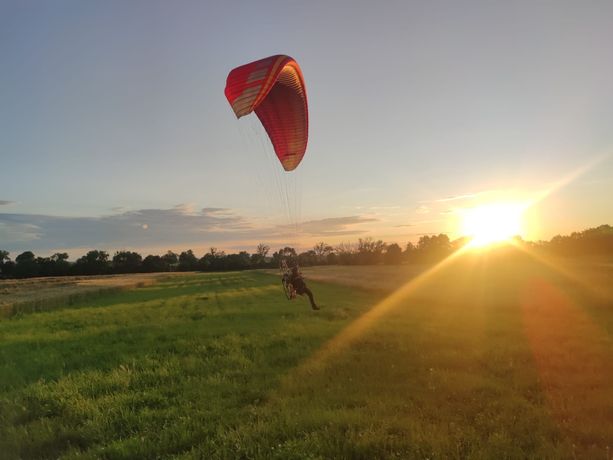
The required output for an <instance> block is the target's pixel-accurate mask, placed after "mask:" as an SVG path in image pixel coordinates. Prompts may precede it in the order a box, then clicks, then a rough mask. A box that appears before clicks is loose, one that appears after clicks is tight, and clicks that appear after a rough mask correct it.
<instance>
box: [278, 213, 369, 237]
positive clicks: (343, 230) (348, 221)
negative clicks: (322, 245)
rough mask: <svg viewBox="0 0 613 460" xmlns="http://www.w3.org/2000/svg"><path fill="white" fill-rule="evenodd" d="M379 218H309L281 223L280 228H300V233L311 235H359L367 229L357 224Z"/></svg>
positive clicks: (292, 229) (293, 229) (282, 229)
mask: <svg viewBox="0 0 613 460" xmlns="http://www.w3.org/2000/svg"><path fill="white" fill-rule="evenodd" d="M377 221H378V219H375V218H373V217H364V216H346V217H328V218H326V219H319V220H309V221H306V222H301V223H299V224H298V225H296V226H291V225H281V226H278V228H279V229H280V230H281V231H284V230H290V231H295V230H296V229H297V230H298V232H299V233H302V234H306V235H309V236H322V237H325V236H342V235H359V234H362V233H365V232H366V230H361V229H357V228H355V226H356V225H360V224H364V223H368V222H377Z"/></svg>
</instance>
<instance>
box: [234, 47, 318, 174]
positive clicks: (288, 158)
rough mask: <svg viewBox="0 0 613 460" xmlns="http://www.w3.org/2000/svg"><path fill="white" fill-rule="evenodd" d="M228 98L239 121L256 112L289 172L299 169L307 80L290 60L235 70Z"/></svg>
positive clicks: (267, 60) (273, 60) (280, 58)
mask: <svg viewBox="0 0 613 460" xmlns="http://www.w3.org/2000/svg"><path fill="white" fill-rule="evenodd" d="M225 94H226V98H227V99H228V102H229V103H230V105H231V106H232V110H234V113H235V114H236V116H237V118H240V117H242V116H245V115H248V114H250V113H251V112H255V113H256V115H257V116H258V118H259V119H260V121H261V122H262V125H263V126H264V129H265V130H266V132H267V133H268V137H269V138H270V141H271V142H272V145H273V147H274V149H275V153H276V154H277V157H278V158H279V161H280V162H281V164H282V165H283V168H284V169H285V170H286V171H292V170H294V169H296V167H297V166H298V164H299V163H300V161H302V157H303V156H304V153H305V151H306V146H307V141H308V136H309V113H308V104H307V96H306V88H305V86H304V79H303V77H302V72H301V70H300V67H299V66H298V63H297V62H296V61H295V60H293V59H292V58H291V57H289V56H285V55H276V56H270V57H268V58H265V59H261V60H259V61H255V62H251V63H249V64H245V65H243V66H241V67H237V68H236V69H234V70H232V71H231V72H230V73H229V75H228V79H227V81H226V90H225Z"/></svg>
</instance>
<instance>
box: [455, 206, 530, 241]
mask: <svg viewBox="0 0 613 460" xmlns="http://www.w3.org/2000/svg"><path fill="white" fill-rule="evenodd" d="M525 209H526V206H525V205H524V204H522V203H490V204H485V205H481V206H477V207H474V208H468V209H463V210H462V211H461V216H462V229H461V233H462V235H463V236H467V237H469V238H470V243H469V245H470V246H471V247H483V246H487V245H490V244H493V243H499V242H503V241H508V240H510V239H511V238H513V237H514V236H517V235H520V236H521V235H522V233H523V214H524V211H525Z"/></svg>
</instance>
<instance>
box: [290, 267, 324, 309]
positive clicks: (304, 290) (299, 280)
mask: <svg viewBox="0 0 613 460" xmlns="http://www.w3.org/2000/svg"><path fill="white" fill-rule="evenodd" d="M289 282H290V284H291V285H292V287H293V288H294V290H295V291H296V294H300V295H304V294H306V295H307V296H308V297H309V301H310V302H311V308H312V309H313V310H319V307H318V306H317V305H316V304H315V299H313V293H312V292H311V290H310V289H309V288H308V287H307V285H306V283H305V282H304V278H303V277H302V274H301V273H300V271H299V270H298V267H297V266H296V265H294V266H293V267H292V270H291V272H290V275H289Z"/></svg>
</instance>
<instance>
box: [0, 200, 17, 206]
mask: <svg viewBox="0 0 613 460" xmlns="http://www.w3.org/2000/svg"><path fill="white" fill-rule="evenodd" d="M14 203H15V202H14V201H9V200H0V206H6V205H9V204H14Z"/></svg>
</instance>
